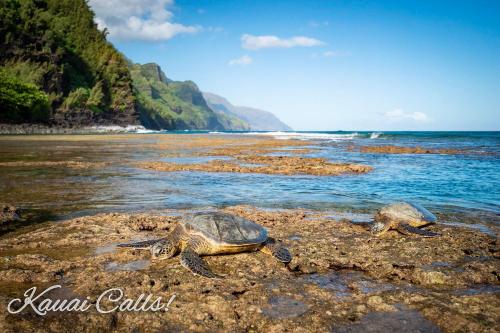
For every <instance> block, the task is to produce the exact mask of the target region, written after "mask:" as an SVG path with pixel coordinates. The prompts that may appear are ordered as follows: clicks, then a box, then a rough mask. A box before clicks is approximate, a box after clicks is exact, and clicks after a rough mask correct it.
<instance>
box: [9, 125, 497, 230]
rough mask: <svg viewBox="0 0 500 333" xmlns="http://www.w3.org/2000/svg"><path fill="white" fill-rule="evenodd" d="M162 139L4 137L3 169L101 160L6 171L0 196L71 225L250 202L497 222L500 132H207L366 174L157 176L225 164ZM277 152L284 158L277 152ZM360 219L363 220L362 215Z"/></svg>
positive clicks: (186, 137)
mask: <svg viewBox="0 0 500 333" xmlns="http://www.w3.org/2000/svg"><path fill="white" fill-rule="evenodd" d="M161 135H164V134H142V135H137V134H134V135H107V136H104V135H103V136H98V138H97V139H95V138H96V136H59V137H57V136H51V137H44V136H37V137H33V136H19V137H14V138H13V137H0V163H2V162H15V161H23V162H26V161H35V162H36V161H68V160H71V161H85V162H90V163H97V162H105V163H107V164H106V165H105V166H101V167H98V168H81V169H75V168H61V167H47V166H30V167H27V166H23V165H17V166H12V165H8V166H5V165H4V166H0V196H1V198H2V201H6V202H11V203H13V204H15V205H17V206H20V207H27V208H29V209H33V210H36V211H37V212H39V213H40V212H44V213H45V214H47V215H49V216H56V217H66V216H75V215H79V214H87V213H92V212H96V211H117V210H124V211H127V210H134V211H135V210H156V209H164V208H189V209H193V208H194V209H196V208H200V207H207V206H212V207H213V206H215V207H221V206H228V205H237V204H249V205H253V206H258V207H264V208H297V207H302V208H307V209H320V210H332V211H338V212H344V213H345V212H348V213H354V214H365V213H371V212H373V210H374V209H376V208H377V207H379V206H380V205H382V204H384V203H388V202H391V201H394V200H412V201H416V202H419V203H421V204H423V205H424V206H426V207H428V208H431V210H436V211H445V212H449V213H455V212H460V213H471V212H474V214H476V215H478V214H479V215H481V214H484V215H485V216H487V217H488V218H489V219H490V220H493V221H495V220H497V219H498V217H499V214H500V158H499V157H500V134H499V132H417V133H410V132H394V133H376V132H360V133H356V132H322V133H311V132H309V133H300V132H294V133H206V134H199V133H197V134H191V135H190V134H178V136H179V138H180V140H190V138H191V137H192V136H193V135H195V136H197V137H199V136H206V137H209V138H214V137H224V138H227V137H228V136H231V138H234V140H235V142H236V143H237V142H238V140H239V138H243V137H245V138H247V137H248V135H258V136H263V135H267V136H274V137H277V138H285V139H297V140H308V141H309V142H310V146H311V147H316V148H319V149H318V150H314V151H313V152H312V153H310V154H308V155H305V156H309V157H324V158H327V159H328V160H331V161H343V162H355V163H362V164H367V165H371V166H373V167H374V170H373V171H372V172H370V173H367V174H363V175H345V176H336V177H316V176H276V175H261V174H243V173H205V172H174V173H166V172H156V171H149V170H143V169H139V168H136V167H134V166H133V163H134V162H137V161H142V160H156V161H171V162H176V163H204V162H206V161H208V160H210V159H213V158H217V159H221V158H219V157H189V156H187V157H185V156H174V157H169V155H168V154H166V153H168V149H167V150H158V149H157V148H154V147H153V146H152V145H151V144H153V143H155V142H156V141H157V140H158V138H159V137H161ZM363 145H401V146H422V147H426V148H455V149H463V150H465V151H467V152H471V153H465V154H456V155H440V154H421V155H418V154H374V153H361V152H359V150H356V149H354V150H353V149H350V148H349V147H351V146H356V147H358V146H363ZM280 154H284V153H283V152H281V153H280ZM361 216H363V215H361Z"/></svg>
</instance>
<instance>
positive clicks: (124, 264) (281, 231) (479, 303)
mask: <svg viewBox="0 0 500 333" xmlns="http://www.w3.org/2000/svg"><path fill="white" fill-rule="evenodd" d="M224 211H226V212H229V213H232V214H236V215H239V216H243V217H246V218H249V219H251V220H253V221H255V222H257V223H259V224H261V225H263V226H264V227H266V228H267V229H268V231H269V234H270V235H271V236H272V237H274V238H276V239H278V240H279V241H281V242H283V243H284V244H285V245H286V246H287V247H288V248H289V249H290V251H291V252H292V253H293V255H294V259H293V260H292V262H291V263H290V264H289V265H288V266H285V265H283V264H281V263H279V262H277V261H276V260H274V259H273V258H272V257H270V256H267V255H265V254H263V253H260V252H252V253H241V254H233V255H221V256H210V257H206V260H207V261H208V263H209V265H210V267H211V268H212V269H213V270H214V272H217V273H219V274H221V275H223V276H224V278H223V279H216V280H210V279H205V278H202V277H199V276H194V275H192V274H191V273H190V272H189V271H187V270H186V269H185V268H183V267H182V266H181V265H180V263H179V259H178V257H174V258H172V259H167V260H162V261H151V257H150V254H149V252H148V251H144V250H137V249H117V248H116V245H117V244H118V243H122V242H129V241H136V240H142V239H151V238H160V237H162V236H164V235H165V234H166V233H168V232H169V231H170V230H172V228H173V227H174V226H175V225H176V223H177V222H178V221H179V219H181V218H182V216H183V214H185V213H187V212H186V211H182V210H180V211H179V210H168V211H162V212H159V213H156V214H122V213H111V214H98V215H94V216H86V217H78V218H74V219H70V220H67V221H63V222H59V223H44V224H40V225H37V226H35V227H33V228H32V229H29V230H25V232H23V233H16V234H7V235H4V236H3V237H2V238H0V249H1V251H0V330H1V331H2V332H15V331H39V332H44V331H47V332H48V331H50V332H67V331H74V330H75V329H78V330H79V331H87V332H92V331H118V332H130V331H137V332H139V331H140V332H158V331H169V330H173V331H195V332H206V331H233V332H244V331H266V332H285V331H298V332H302V331H303V332H306V331H315V332H331V331H334V332H360V331H366V330H367V329H372V330H373V329H376V328H379V329H380V330H391V329H393V330H396V329H400V330H401V329H402V328H404V329H406V330H407V331H417V330H418V331H425V332H495V331H496V329H497V328H498V326H499V318H498V311H499V309H500V299H499V298H498V293H499V291H500V286H499V272H500V261H499V257H498V255H499V247H498V241H497V237H494V236H492V235H487V234H484V233H481V232H478V231H476V230H473V229H469V228H466V227H457V226H449V225H445V224H439V223H437V224H435V225H432V226H430V227H428V229H429V230H432V231H435V232H438V233H440V234H441V235H442V236H441V237H436V238H422V237H418V236H404V235H401V234H399V233H397V232H396V231H389V232H388V233H387V234H386V235H384V236H383V237H376V236H374V235H373V234H372V233H371V232H370V231H369V227H370V222H366V223H353V222H351V221H349V220H338V219H336V218H334V217H332V216H330V215H328V214H327V213H320V212H313V211H304V210H273V211H268V210H261V209H257V208H254V207H248V206H233V207H228V208H226V209H224ZM54 284H60V285H62V287H63V288H62V290H60V292H59V293H56V294H53V295H48V296H47V297H49V298H50V297H52V298H59V299H61V298H63V299H71V298H75V297H77V298H82V299H85V298H86V297H88V298H89V300H90V301H91V302H94V303H95V302H96V298H97V297H98V296H99V295H100V294H101V293H102V292H103V291H105V290H107V289H109V288H122V289H123V292H124V294H125V295H126V297H127V298H131V299H137V298H138V297H139V295H140V294H143V293H145V294H152V295H155V296H156V297H158V296H162V297H163V298H164V299H165V300H168V299H169V298H170V297H171V296H172V295H176V297H175V299H174V300H173V301H172V303H171V305H170V306H169V310H168V311H167V312H164V311H161V312H153V311H146V312H127V311H124V312H120V311H116V312H112V313H108V314H102V313H98V312H97V311H95V310H89V311H88V312H85V313H78V312H65V313H59V312H52V313H49V314H48V315H46V316H43V317H42V316H39V315H37V314H35V313H33V311H31V310H23V312H21V314H10V313H8V312H7V311H6V305H7V303H8V302H9V300H11V299H12V298H14V297H17V298H18V297H20V296H22V293H23V292H24V291H25V290H26V289H27V288H29V287H32V286H37V287H39V288H42V289H43V288H45V287H46V286H50V285H54Z"/></svg>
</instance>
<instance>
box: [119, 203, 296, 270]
mask: <svg viewBox="0 0 500 333" xmlns="http://www.w3.org/2000/svg"><path fill="white" fill-rule="evenodd" d="M118 246H120V247H133V248H140V249H149V250H150V251H151V255H152V256H153V258H154V259H167V258H172V257H173V256H175V255H176V254H177V253H178V252H180V259H181V264H182V266H184V267H186V268H187V269H189V270H191V272H193V273H194V274H197V275H201V276H204V277H207V278H217V277H219V276H218V275H216V274H214V273H212V271H211V270H210V268H209V267H208V265H207V263H206V262H205V260H203V259H202V258H201V257H200V256H203V255H214V254H226V253H240V252H248V251H254V250H260V251H262V252H264V253H266V254H269V255H272V256H273V257H275V258H276V259H277V260H278V261H281V262H283V263H289V262H290V261H291V260H292V256H291V254H290V252H289V251H288V250H287V249H286V248H285V247H283V246H282V245H281V244H279V243H278V242H276V241H275V240H274V239H272V238H270V237H268V236H267V230H266V229H265V228H264V227H262V226H260V225H258V224H256V223H254V222H252V221H250V220H247V219H245V218H242V217H239V216H235V215H231V214H226V213H221V212H200V213H195V214H192V215H190V216H188V218H185V219H183V220H182V221H181V222H180V223H179V225H178V226H176V227H175V228H174V230H173V231H172V232H171V233H170V234H169V235H168V236H167V237H165V238H161V239H155V240H148V241H143V242H139V243H129V244H119V245H118Z"/></svg>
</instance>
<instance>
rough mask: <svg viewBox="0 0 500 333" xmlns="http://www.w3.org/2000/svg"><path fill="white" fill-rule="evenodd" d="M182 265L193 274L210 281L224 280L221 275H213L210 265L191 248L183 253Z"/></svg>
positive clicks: (187, 248)
mask: <svg viewBox="0 0 500 333" xmlns="http://www.w3.org/2000/svg"><path fill="white" fill-rule="evenodd" d="M180 256H181V265H182V266H184V267H185V268H187V269H189V270H190V271H191V272H193V274H196V275H200V276H203V277H206V278H209V279H220V278H222V277H221V276H220V275H217V274H215V273H213V272H212V271H211V270H210V267H208V264H207V262H206V261H205V260H203V258H201V257H200V255H199V254H198V253H196V252H195V251H194V250H193V249H191V248H190V247H189V246H188V247H186V248H185V249H184V250H183V251H182V252H181V255H180Z"/></svg>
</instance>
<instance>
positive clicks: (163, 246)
mask: <svg viewBox="0 0 500 333" xmlns="http://www.w3.org/2000/svg"><path fill="white" fill-rule="evenodd" d="M177 251H178V246H177V244H174V242H172V241H170V240H168V239H163V240H161V241H159V242H158V243H155V244H154V245H153V246H151V255H152V257H153V259H159V260H162V259H169V258H172V257H173V256H175V254H176V253H177Z"/></svg>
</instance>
